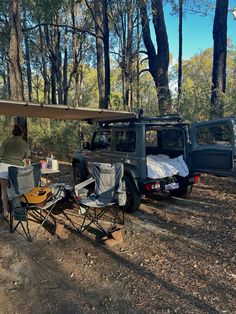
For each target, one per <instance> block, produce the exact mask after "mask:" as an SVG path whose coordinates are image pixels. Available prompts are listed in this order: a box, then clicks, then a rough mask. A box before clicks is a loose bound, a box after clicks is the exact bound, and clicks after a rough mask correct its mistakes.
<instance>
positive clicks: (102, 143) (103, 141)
mask: <svg viewBox="0 0 236 314" xmlns="http://www.w3.org/2000/svg"><path fill="white" fill-rule="evenodd" d="M110 147H111V131H107V130H106V131H98V132H97V133H96V135H95V138H94V141H93V149H96V150H98V149H99V150H100V149H110Z"/></svg>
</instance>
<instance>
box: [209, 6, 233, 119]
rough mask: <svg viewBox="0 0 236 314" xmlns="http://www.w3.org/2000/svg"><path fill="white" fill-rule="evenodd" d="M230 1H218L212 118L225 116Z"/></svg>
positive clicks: (215, 21)
mask: <svg viewBox="0 0 236 314" xmlns="http://www.w3.org/2000/svg"><path fill="white" fill-rule="evenodd" d="M228 6H229V1H228V0H217V1H216V9H215V17H214V25H213V40H214V53H213V69H212V89H211V113H210V116H211V117H212V118H214V117H222V116H223V114H224V94H225V90H226V58H227V17H228Z"/></svg>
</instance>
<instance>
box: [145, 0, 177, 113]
mask: <svg viewBox="0 0 236 314" xmlns="http://www.w3.org/2000/svg"><path fill="white" fill-rule="evenodd" d="M140 11H141V17H142V18H141V23H142V29H143V41H144V44H145V47H146V49H147V54H148V62H149V71H150V73H151V75H152V77H153V79H154V82H155V86H156V91H157V99H158V108H159V112H160V114H161V115H165V114H167V113H170V112H171V111H172V106H171V94H170V89H169V80H168V67H169V43H168V37H167V32H166V25H165V19H164V12H163V4H162V0H152V13H153V25H154V30H155V35H156V43H157V53H156V50H155V47H154V44H153V42H152V39H151V33H150V27H149V21H148V16H147V4H146V0H141V2H140Z"/></svg>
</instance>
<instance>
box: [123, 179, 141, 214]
mask: <svg viewBox="0 0 236 314" xmlns="http://www.w3.org/2000/svg"><path fill="white" fill-rule="evenodd" d="M124 180H125V184H126V195H127V201H126V204H125V206H124V210H125V211H127V212H129V213H132V212H134V211H136V210H138V208H139V206H140V203H141V195H140V193H139V192H138V190H137V188H136V186H135V184H134V182H133V180H132V179H131V178H130V177H128V176H125V177H124Z"/></svg>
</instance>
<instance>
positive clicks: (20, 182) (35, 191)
mask: <svg viewBox="0 0 236 314" xmlns="http://www.w3.org/2000/svg"><path fill="white" fill-rule="evenodd" d="M40 177H41V164H39V163H36V164H32V165H31V166H29V167H26V168H18V167H13V166H11V167H9V168H8V178H9V183H10V186H9V189H8V198H9V201H10V231H11V232H15V231H16V230H17V228H18V227H19V226H21V227H22V229H23V232H24V235H25V236H26V238H27V240H29V241H32V240H33V238H35V237H36V235H37V234H38V231H39V229H40V227H42V226H43V225H44V224H45V222H46V221H47V220H48V218H49V216H50V214H51V213H52V210H53V209H54V207H55V205H56V204H57V202H58V201H60V200H61V199H62V198H63V196H64V195H63V193H61V188H60V187H59V188H58V189H57V191H56V193H53V192H52V189H51V188H49V187H40V186H39V183H40ZM43 211H46V215H45V216H44V215H43V214H42V212H43ZM29 214H31V217H33V218H34V219H33V220H36V221H38V220H39V218H40V224H39V226H38V228H37V229H36V231H35V232H34V234H33V236H31V235H30V231H29ZM15 221H16V223H15Z"/></svg>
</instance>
